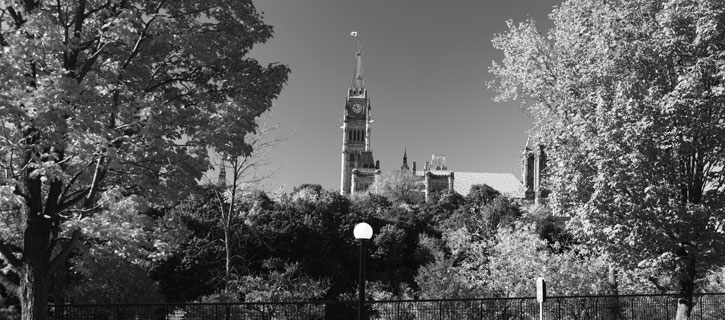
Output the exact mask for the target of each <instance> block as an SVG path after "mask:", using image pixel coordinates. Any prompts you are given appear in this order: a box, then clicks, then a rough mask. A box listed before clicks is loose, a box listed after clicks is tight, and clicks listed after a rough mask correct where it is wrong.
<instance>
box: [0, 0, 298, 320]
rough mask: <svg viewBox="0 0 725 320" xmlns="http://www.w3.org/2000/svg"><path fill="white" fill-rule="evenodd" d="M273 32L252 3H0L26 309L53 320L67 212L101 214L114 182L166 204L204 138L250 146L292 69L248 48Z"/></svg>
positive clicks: (201, 157) (239, 148)
mask: <svg viewBox="0 0 725 320" xmlns="http://www.w3.org/2000/svg"><path fill="white" fill-rule="evenodd" d="M271 36H272V27H271V26H269V25H266V24H264V22H262V20H261V15H260V14H258V13H257V12H256V10H255V8H254V6H253V5H252V3H251V1H249V0H246V1H244V0H243V1H228V0H214V1H205V2H197V1H164V0H158V1H137V0H136V1H134V0H109V1H105V0H104V1H99V0H60V1H52V2H51V1H39V0H31V1H13V2H6V3H5V4H2V5H0V46H2V53H1V54H0V83H2V89H0V110H2V112H0V123H1V124H2V135H1V137H0V157H1V160H0V161H1V162H0V164H1V165H2V167H3V171H4V173H5V175H4V176H3V179H2V187H1V188H2V189H3V190H4V191H3V192H0V194H2V202H3V203H7V202H14V201H19V202H21V204H22V205H21V208H22V209H21V212H20V214H21V219H18V223H19V224H20V225H21V229H22V234H23V236H22V239H19V240H17V241H12V240H14V239H4V238H3V239H0V253H1V254H2V257H3V260H4V261H5V262H6V263H7V264H9V265H10V266H11V268H12V269H13V272H15V273H17V274H18V275H19V278H20V283H19V286H18V287H17V288H13V289H12V290H14V291H16V292H17V294H18V296H19V298H20V301H21V307H22V317H23V319H24V320H29V319H45V318H46V310H47V299H48V298H47V297H48V295H47V289H48V281H47V279H48V277H49V274H52V273H53V272H54V270H55V269H56V268H58V266H59V265H61V261H63V260H64V259H66V258H67V256H68V254H69V252H70V251H71V250H72V249H73V247H74V245H75V243H76V242H77V239H78V238H79V233H80V232H72V233H70V234H71V236H69V237H63V236H62V235H63V234H64V233H63V232H62V231H63V230H61V229H62V227H61V226H62V225H63V224H62V222H63V221H65V220H66V219H68V218H69V217H71V216H86V215H92V214H93V213H94V208H95V206H96V205H95V203H96V201H97V195H98V194H99V192H101V191H103V190H104V189H105V188H106V187H107V186H111V185H118V186H121V187H123V188H124V189H125V190H127V191H129V192H130V193H135V194H138V195H141V196H144V197H147V198H148V199H154V200H155V201H159V202H164V201H170V200H173V199H174V198H176V197H178V196H179V195H180V194H183V193H184V192H185V191H186V190H188V189H189V188H188V186H191V185H195V183H196V182H195V181H196V180H197V179H199V178H200V177H201V175H202V173H203V172H204V171H206V170H207V169H208V168H209V161H208V154H207V150H208V149H209V148H211V149H214V150H216V151H218V152H222V153H227V154H234V153H235V152H237V153H239V152H241V153H242V154H245V153H249V152H251V151H252V150H251V148H250V146H248V145H247V144H246V143H245V139H244V137H245V135H246V134H247V133H250V132H254V130H255V123H254V119H255V118H256V117H257V116H259V115H260V114H262V113H263V112H264V111H266V110H267V109H269V107H270V106H271V101H272V99H274V98H275V97H276V96H277V94H278V93H279V92H280V90H281V88H282V85H283V84H284V83H285V82H286V79H287V75H288V73H289V69H288V68H287V67H286V66H283V65H278V64H272V65H269V66H266V67H265V66H262V65H260V64H259V63H258V62H257V61H256V60H254V59H250V58H247V57H246V56H247V54H248V53H249V51H250V50H251V48H252V46H253V45H254V44H256V43H263V42H265V41H266V40H267V39H269V38H270V37H271ZM3 214H5V213H4V211H3ZM0 277H3V275H0ZM5 278H6V277H5ZM3 280H4V281H2V283H9V279H3ZM5 280H8V281H5Z"/></svg>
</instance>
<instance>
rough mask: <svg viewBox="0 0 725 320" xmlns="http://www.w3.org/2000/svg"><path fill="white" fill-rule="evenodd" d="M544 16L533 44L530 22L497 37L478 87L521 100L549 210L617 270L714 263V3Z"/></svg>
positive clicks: (588, 0) (719, 14)
mask: <svg viewBox="0 0 725 320" xmlns="http://www.w3.org/2000/svg"><path fill="white" fill-rule="evenodd" d="M550 18H551V19H552V21H553V23H554V27H553V28H552V29H551V30H550V31H549V32H548V34H547V35H546V36H544V35H542V34H540V33H538V31H537V30H536V28H535V26H534V23H533V22H531V21H527V22H525V23H523V24H520V25H515V24H513V23H510V24H509V31H508V32H506V33H504V34H501V35H497V36H496V38H495V39H494V41H493V43H494V46H495V47H496V48H498V49H500V50H501V51H502V52H503V53H504V59H503V60H502V61H501V62H500V63H498V64H494V65H493V66H492V67H491V72H492V73H494V74H495V75H496V77H497V78H496V80H495V81H494V82H492V83H491V87H492V88H493V89H495V90H497V92H498V97H499V98H500V99H516V98H523V99H525V101H522V104H523V105H524V106H525V108H526V109H527V110H528V111H529V112H530V113H531V115H532V117H533V120H534V129H533V131H532V133H533V134H534V135H535V136H536V137H537V138H538V139H539V142H540V143H542V144H544V145H546V147H547V155H548V156H549V159H550V165H549V166H548V178H549V183H550V186H551V188H552V191H553V192H552V195H551V197H550V200H551V204H552V207H553V209H554V210H555V211H556V212H557V213H559V214H565V215H570V216H572V217H573V220H572V221H571V226H572V227H574V228H575V229H576V230H578V231H580V232H581V235H583V236H585V237H586V238H587V239H589V240H592V241H593V243H595V244H598V245H602V246H603V247H604V248H607V249H608V250H609V252H610V254H611V255H612V257H613V258H614V259H615V261H618V262H619V263H620V264H621V265H622V266H626V267H631V268H640V269H642V270H644V269H647V270H652V272H653V273H652V274H658V277H660V276H661V275H662V271H663V270H670V275H672V274H673V273H672V272H674V271H675V270H674V269H675V268H679V269H678V270H679V271H677V272H684V271H683V270H685V267H684V264H680V265H677V263H678V262H683V261H685V260H686V259H693V260H692V261H695V262H694V264H697V266H696V267H692V268H691V269H688V270H689V271H687V272H690V273H691V274H694V275H703V271H704V270H705V269H707V268H709V267H710V266H713V265H718V264H721V263H723V262H725V261H723V260H722V256H723V254H722V252H721V249H722V248H723V246H722V243H723V241H725V237H724V235H723V233H722V232H721V230H719V228H721V227H720V226H721V225H722V223H721V221H723V220H725V211H723V210H722V206H723V204H722V199H723V196H722V194H723V192H725V184H724V182H725V180H723V174H722V173H723V168H724V167H725V166H723V164H724V163H725V153H724V152H723V144H722V141H725V131H723V122H725V113H724V112H723V111H722V110H723V109H724V108H723V106H724V103H725V96H723V93H724V92H725V91H724V90H723V89H722V88H723V85H724V84H725V77H724V75H725V73H724V72H723V70H724V69H723V66H724V65H725V42H723V41H722V39H723V37H724V35H725V24H723V21H725V6H724V5H723V3H722V2H721V1H712V0H668V1H661V0H628V1H616V2H603V1H595V0H580V1H565V2H564V3H562V4H561V5H560V6H559V7H558V8H556V9H555V10H554V11H553V12H552V14H551V15H550ZM694 264H693V266H694ZM687 268H689V267H687ZM681 274H682V273H681ZM665 277H666V276H665ZM688 277H690V278H691V275H689V274H688V275H685V278H688ZM683 279H684V278H683ZM674 285H675V287H676V286H677V284H676V283H675V284H674ZM683 285H684V284H683ZM670 289H674V288H670Z"/></svg>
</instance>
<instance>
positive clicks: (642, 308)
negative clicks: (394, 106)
mask: <svg viewBox="0 0 725 320" xmlns="http://www.w3.org/2000/svg"><path fill="white" fill-rule="evenodd" d="M356 308H357V305H356V302H354V301H349V302H337V301H335V302H279V303H272V302H270V303H237V304H227V303H218V304H211V303H188V304H163V305H151V304H148V305H144V304H139V305H57V306H50V308H49V319H51V320H338V319H339V320H342V319H345V320H355V319H356V318H357V309H356ZM676 311H677V297H676V296H674V295H628V296H588V297H551V298H549V299H548V300H547V301H546V303H545V304H544V319H547V320H554V319H556V320H636V319H642V320H650V319H674V318H675V314H676ZM366 314H367V317H368V319H370V320H378V319H380V320H454V319H455V320H469V319H477V320H493V319H496V320H499V319H503V320H536V319H539V304H538V303H537V302H536V299H535V298H533V297H532V298H505V299H461V300H395V301H370V302H368V303H367V304H366ZM691 319H692V320H722V319H725V294H703V295H697V296H696V297H695V306H694V308H693V310H692V317H691Z"/></svg>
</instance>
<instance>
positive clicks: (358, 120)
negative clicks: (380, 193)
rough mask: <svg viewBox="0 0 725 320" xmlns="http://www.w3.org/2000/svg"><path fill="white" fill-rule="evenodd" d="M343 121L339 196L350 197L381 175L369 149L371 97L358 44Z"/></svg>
mask: <svg viewBox="0 0 725 320" xmlns="http://www.w3.org/2000/svg"><path fill="white" fill-rule="evenodd" d="M342 121H343V122H342V127H341V128H342V165H341V166H342V168H341V173H340V175H341V177H340V194H342V195H349V194H351V193H355V192H359V191H365V190H367V189H368V188H369V187H370V185H372V183H373V182H374V181H375V176H376V175H377V174H379V173H380V165H379V164H378V163H377V162H375V161H374V160H373V151H372V149H371V148H370V124H371V123H372V120H371V119H370V98H368V91H367V89H365V82H364V81H363V72H362V53H361V51H360V46H359V45H358V50H357V53H356V54H355V67H354V69H353V72H352V81H351V82H350V88H349V89H348V91H347V97H346V99H345V107H344V108H343V120H342Z"/></svg>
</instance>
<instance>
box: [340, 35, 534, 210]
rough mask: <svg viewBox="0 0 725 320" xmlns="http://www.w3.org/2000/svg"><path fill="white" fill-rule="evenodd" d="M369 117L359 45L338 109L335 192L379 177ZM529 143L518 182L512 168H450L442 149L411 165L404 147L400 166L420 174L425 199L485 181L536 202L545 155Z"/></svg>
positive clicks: (356, 189) (347, 191)
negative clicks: (339, 148)
mask: <svg viewBox="0 0 725 320" xmlns="http://www.w3.org/2000/svg"><path fill="white" fill-rule="evenodd" d="M372 122H373V121H372V119H371V105H370V97H368V91H367V89H366V88H365V81H364V79H363V69H362V52H361V50H360V46H359V45H358V51H357V53H356V54H355V63H354V68H353V73H352V80H351V81H350V88H349V89H348V91H347V97H346V98H345V105H344V108H343V123H342V127H341V129H342V155H341V166H340V167H341V170H340V194H342V195H349V194H351V193H356V192H364V191H367V190H368V188H370V186H371V185H373V183H374V182H375V180H376V179H377V177H379V176H380V172H381V171H380V162H379V161H375V159H374V158H373V151H372V148H371V139H370V138H371V137H370V135H371V124H372ZM529 144H530V141H527V145H526V147H525V149H524V157H523V158H524V159H523V162H522V164H523V167H524V168H523V169H522V173H523V174H522V177H523V180H524V182H523V183H522V182H521V181H520V180H519V179H518V178H517V177H516V176H514V175H513V174H511V173H489V172H459V171H453V170H450V169H449V168H448V164H447V161H446V156H445V155H443V154H433V156H432V157H431V160H430V162H425V165H424V167H423V170H417V168H416V163H415V161H414V162H413V163H412V169H411V167H410V166H408V151H407V148H406V149H404V151H403V164H402V166H401V167H400V170H401V172H403V173H406V172H407V173H408V174H412V175H414V176H415V177H417V178H418V179H419V181H420V183H419V184H418V185H419V192H421V193H425V198H426V199H427V198H428V197H429V195H430V194H431V193H434V192H438V193H440V192H444V191H446V190H453V191H455V192H457V193H459V194H462V195H467V194H468V192H469V190H470V188H471V186H473V185H477V184H481V185H482V184H486V185H488V186H490V187H492V188H494V189H495V190H497V191H499V192H500V193H502V194H504V195H506V196H508V197H512V198H518V199H530V200H535V201H536V203H539V202H541V201H542V199H543V198H545V197H546V190H544V189H543V188H541V187H539V186H540V184H541V179H542V175H541V172H542V170H543V168H544V167H545V163H546V155H545V153H544V151H543V148H541V147H533V146H530V145H529Z"/></svg>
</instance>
